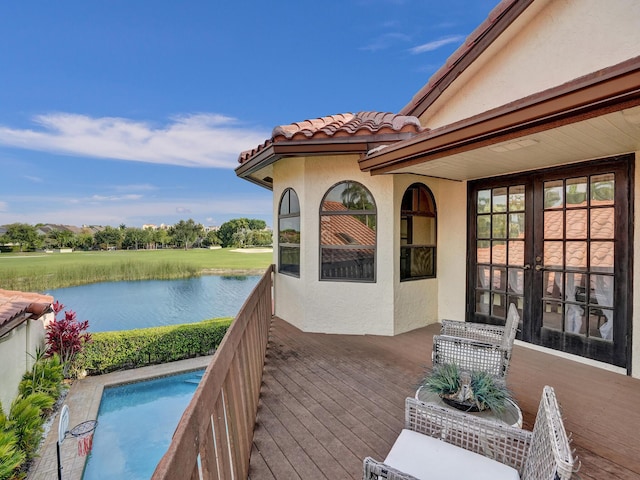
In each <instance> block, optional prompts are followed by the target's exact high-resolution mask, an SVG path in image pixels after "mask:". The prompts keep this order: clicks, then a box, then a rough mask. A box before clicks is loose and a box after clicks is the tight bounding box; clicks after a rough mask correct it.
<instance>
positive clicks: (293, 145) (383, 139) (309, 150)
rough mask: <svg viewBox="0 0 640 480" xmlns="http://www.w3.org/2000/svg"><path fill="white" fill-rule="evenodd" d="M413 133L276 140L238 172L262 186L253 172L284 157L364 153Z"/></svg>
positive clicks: (406, 137)
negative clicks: (253, 176) (253, 175)
mask: <svg viewBox="0 0 640 480" xmlns="http://www.w3.org/2000/svg"><path fill="white" fill-rule="evenodd" d="M414 135H415V134H414V133H408V132H398V133H392V134H384V135H356V136H349V137H338V138H330V139H322V140H315V141H311V140H295V141H280V142H275V143H272V144H271V145H269V146H268V147H267V148H265V149H264V150H262V151H260V152H259V153H258V154H257V155H255V156H254V157H251V158H250V159H249V160H247V161H245V162H244V163H242V164H241V165H240V166H239V167H237V168H236V170H235V172H236V175H237V176H239V177H240V178H245V179H247V180H249V181H252V182H253V183H258V184H259V185H261V186H266V184H262V183H260V181H259V180H257V179H256V178H252V177H251V175H252V174H253V173H255V172H257V171H258V170H260V169H262V168H265V167H267V166H269V165H271V164H273V163H275V162H277V161H278V160H280V159H281V158H284V157H301V156H311V155H345V154H360V155H363V154H366V153H367V152H368V151H369V150H371V149H372V148H375V147H377V146H380V145H384V144H392V143H395V142H399V141H403V140H407V139H409V138H411V137H412V136H414ZM268 188H270V187H268Z"/></svg>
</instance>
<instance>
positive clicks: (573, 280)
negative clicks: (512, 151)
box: [468, 156, 633, 366]
mask: <svg viewBox="0 0 640 480" xmlns="http://www.w3.org/2000/svg"><path fill="white" fill-rule="evenodd" d="M632 168H633V156H626V157H620V158H616V159H606V160H602V161H595V162H590V163H585V164H582V165H572V166H571V167H564V168H557V169H550V170H547V171H543V172H534V173H531V174H526V175H521V176H512V177H505V178H504V179H499V178H498V179H490V180H484V181H482V180H478V181H475V182H470V184H469V199H470V202H469V206H470V211H471V213H472V214H471V215H470V227H469V235H470V237H469V240H470V245H475V250H472V251H471V253H470V257H471V258H470V268H471V270H470V272H475V274H473V275H469V276H468V278H469V285H468V292H469V297H468V298H469V299H470V302H469V314H468V320H469V321H476V322H484V323H492V324H502V323H504V320H505V317H506V311H507V307H508V305H509V304H510V303H515V304H516V306H517V308H518V310H519V313H520V316H521V319H522V321H521V325H520V329H519V333H518V338H521V339H522V340H524V341H528V342H532V343H536V344H540V345H543V346H547V347H550V348H554V349H558V350H562V351H566V352H569V353H574V354H577V355H581V356H585V357H588V358H593V359H596V360H600V361H604V362H608V363H612V364H615V365H619V366H626V365H627V361H628V358H627V351H628V341H629V340H628V338H627V332H628V330H629V322H630V320H629V319H630V316H631V313H630V312H631V306H630V299H631V282H630V279H631V271H630V252H632V250H633V247H632V243H631V239H632V232H631V231H630V229H629V226H630V219H629V215H630V214H629V203H630V202H629V199H630V198H631V194H630V191H631V182H630V178H632V175H631V174H630V172H631V171H632Z"/></svg>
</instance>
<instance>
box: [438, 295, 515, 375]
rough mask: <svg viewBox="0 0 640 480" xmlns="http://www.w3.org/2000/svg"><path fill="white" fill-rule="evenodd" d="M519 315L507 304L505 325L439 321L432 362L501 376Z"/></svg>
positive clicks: (508, 355) (507, 365) (508, 359)
mask: <svg viewBox="0 0 640 480" xmlns="http://www.w3.org/2000/svg"><path fill="white" fill-rule="evenodd" d="M519 322H520V315H518V310H517V308H516V306H515V305H514V304H513V303H512V304H510V305H509V311H508V313H507V321H506V323H505V326H504V327H502V326H497V325H485V324H482V323H470V322H458V321H453V320H443V321H442V329H441V334H440V335H435V336H434V337H433V357H432V359H433V365H434V366H436V365H441V364H445V363H455V364H456V365H458V367H459V368H460V369H462V370H467V371H473V370H479V371H484V372H488V373H490V374H491V375H494V376H496V377H500V378H505V377H506V375H507V372H508V370H509V363H510V361H511V352H512V350H513V342H514V340H515V338H516V332H517V330H518V323H519Z"/></svg>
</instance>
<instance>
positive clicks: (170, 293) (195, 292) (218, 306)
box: [48, 275, 260, 332]
mask: <svg viewBox="0 0 640 480" xmlns="http://www.w3.org/2000/svg"><path fill="white" fill-rule="evenodd" d="M259 279H260V277H259V276H219V275H208V276H203V277H195V278H186V279H178V280H141V281H135V282H105V283H96V284H92V285H82V286H79V287H70V288H61V289H57V290H52V291H50V292H48V293H49V294H51V295H53V296H54V298H55V299H56V300H59V301H60V302H61V303H63V304H64V305H65V308H66V309H67V310H73V311H75V312H76V314H77V318H78V320H89V331H91V332H103V331H110V330H130V329H134V328H146V327H156V326H160V325H174V324H179V323H192V322H199V321H200V320H204V319H207V318H215V317H229V316H235V315H236V314H237V313H238V310H240V307H241V306H242V304H243V303H244V301H245V300H246V298H247V297H248V296H249V294H250V293H251V291H252V290H253V288H254V287H255V285H256V284H257V283H258V280H259Z"/></svg>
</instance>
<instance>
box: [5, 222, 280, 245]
mask: <svg viewBox="0 0 640 480" xmlns="http://www.w3.org/2000/svg"><path fill="white" fill-rule="evenodd" d="M42 226H43V224H37V225H30V224H27V223H12V224H10V225H5V226H4V229H5V233H4V234H2V235H0V245H4V247H5V248H4V250H7V249H9V248H10V249H13V250H19V251H20V252H24V251H33V250H42V249H53V248H73V249H75V250H120V249H124V250H140V249H157V248H184V249H185V250H186V249H189V248H201V247H210V246H215V245H220V246H222V247H252V246H269V245H271V244H272V241H273V239H272V232H271V231H270V230H267V228H266V227H267V224H266V222H265V221H264V220H257V219H248V218H236V219H233V220H229V221H228V222H225V223H223V224H222V225H221V226H220V228H219V229H218V230H209V231H208V232H207V231H205V228H204V226H203V225H202V224H200V223H196V222H195V221H194V220H193V219H189V220H186V221H185V220H180V221H179V222H178V223H176V224H175V225H172V226H170V227H169V228H167V229H142V228H137V227H127V226H126V225H120V226H119V227H112V226H106V227H104V228H100V229H97V231H94V230H92V229H91V228H83V229H82V230H81V231H80V232H79V233H74V232H73V231H71V230H68V229H65V228H62V227H61V228H53V229H52V230H50V231H49V232H47V233H46V234H42V233H40V232H39V227H42Z"/></svg>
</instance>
